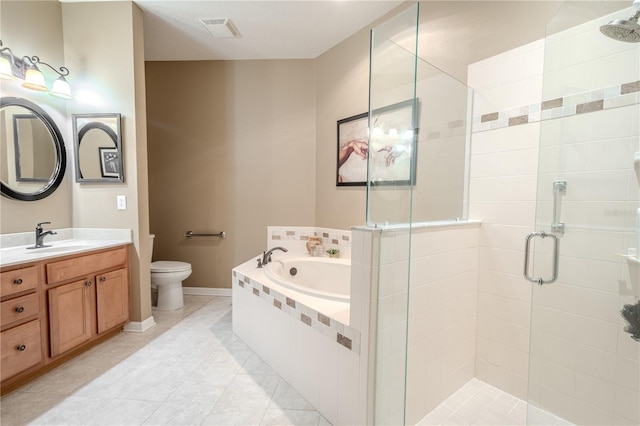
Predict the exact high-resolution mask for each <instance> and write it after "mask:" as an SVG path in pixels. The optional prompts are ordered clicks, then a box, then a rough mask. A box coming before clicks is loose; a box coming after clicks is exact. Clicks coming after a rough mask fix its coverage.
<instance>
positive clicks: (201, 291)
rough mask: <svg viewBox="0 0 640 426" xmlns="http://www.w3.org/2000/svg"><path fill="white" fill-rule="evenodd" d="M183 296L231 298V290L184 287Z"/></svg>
mask: <svg viewBox="0 0 640 426" xmlns="http://www.w3.org/2000/svg"><path fill="white" fill-rule="evenodd" d="M182 293H183V294H189V295H192V296H223V297H231V289H230V288H211V287H182Z"/></svg>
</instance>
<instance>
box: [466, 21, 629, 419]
mask: <svg viewBox="0 0 640 426" xmlns="http://www.w3.org/2000/svg"><path fill="white" fill-rule="evenodd" d="M625 13H626V14H629V13H630V11H626V12H619V13H617V14H615V16H617V17H619V16H626V15H625ZM611 18H612V17H611V16H609V17H604V18H601V19H598V20H596V21H594V22H590V23H587V24H584V25H580V26H577V27H575V28H573V29H571V30H568V31H565V32H561V33H559V34H557V35H554V36H553V37H549V38H548V39H547V44H546V46H545V44H544V43H543V41H540V42H536V43H532V44H529V45H525V46H522V47H520V48H518V49H514V50H512V51H509V52H505V53H504V54H501V55H498V56H496V57H493V58H489V59H487V60H485V61H481V62H479V63H476V64H473V65H472V66H470V68H469V84H470V85H471V86H472V87H474V88H475V89H476V90H477V94H478V97H477V102H476V104H475V108H476V110H475V111H474V116H475V117H476V119H475V122H474V130H475V132H474V134H473V148H472V150H473V151H472V153H473V157H472V164H471V170H472V172H471V173H472V179H471V217H474V218H481V219H482V220H483V225H482V232H481V237H480V258H479V262H480V263H479V267H480V269H479V280H478V291H479V293H478V328H477V360H476V377H478V378H480V379H482V380H485V381H487V382H488V383H490V384H492V385H494V386H497V387H499V388H501V389H503V390H506V391H508V392H510V393H512V394H514V395H515V396H518V397H519V398H526V397H528V398H529V401H530V402H531V403H532V404H531V405H532V406H538V407H541V408H543V409H544V410H547V411H550V412H552V413H553V414H556V415H558V416H561V417H563V418H565V419H567V420H568V421H570V422H573V423H580V424H637V423H638V421H639V420H640V413H639V407H638V404H637V401H638V400H639V394H638V386H639V381H638V371H639V368H638V362H639V360H640V350H638V348H637V343H635V342H633V341H632V340H631V339H630V338H629V336H628V335H625V334H624V333H623V331H622V328H623V326H624V323H623V320H622V319H621V318H620V316H619V310H620V308H621V306H622V304H624V303H633V302H634V301H637V300H638V297H639V296H640V294H638V293H637V288H638V286H639V284H638V278H637V274H636V275H635V278H634V275H633V272H632V270H631V267H628V266H627V264H626V262H625V261H624V259H623V258H621V257H619V256H618V257H616V256H615V253H622V252H624V251H625V250H626V248H627V247H633V246H634V243H633V241H634V240H633V236H634V235H636V233H637V230H634V228H633V227H634V226H635V225H634V218H633V217H632V216H633V215H632V214H631V213H632V212H634V211H635V209H636V208H637V206H638V199H639V197H640V191H639V190H638V186H637V183H636V182H635V176H634V174H633V163H632V159H633V152H634V151H635V150H638V148H639V147H640V143H639V142H638V141H639V139H638V134H639V132H640V131H639V126H640V124H639V123H638V116H639V115H640V114H639V112H638V103H639V101H640V99H639V98H638V91H639V90H640V84H639V83H637V81H638V79H639V78H640V72H639V70H640V67H639V64H638V61H639V59H640V56H639V55H638V50H637V49H638V47H637V46H636V45H631V44H627V43H620V42H616V41H613V40H609V39H607V38H604V37H603V36H602V35H601V34H600V32H599V31H598V27H599V25H601V24H603V23H605V22H607V21H609V20H610V19H611ZM543 60H544V74H543ZM621 83H631V84H625V85H623V86H621ZM625 92H628V93H627V94H625ZM621 93H622V94H621ZM541 101H548V102H543V103H542V104H541V103H540V102H541ZM539 146H541V148H540V150H539ZM538 155H540V158H538ZM558 171H562V173H561V174H558ZM538 174H539V175H540V179H538ZM561 177H564V178H566V179H567V180H568V182H569V187H568V189H567V194H566V196H564V197H563V209H562V220H563V222H565V223H566V224H567V232H566V234H565V235H564V236H563V237H561V242H560V249H561V258H560V275H559V278H558V281H557V282H556V283H554V284H551V285H545V286H538V285H535V284H532V283H530V282H528V281H527V280H525V279H524V278H522V264H523V258H524V253H523V248H524V244H523V238H524V236H526V235H527V234H528V233H529V232H532V231H533V230H534V227H533V225H534V224H536V223H537V225H536V228H535V229H536V230H539V229H548V226H549V224H550V222H551V209H552V207H551V193H552V190H551V183H552V180H555V179H558V178H561ZM536 199H537V200H539V203H538V205H536ZM536 209H538V210H537V211H536ZM626 212H631V213H626ZM536 266H538V265H536ZM539 272H540V271H539ZM546 272H548V271H544V272H542V273H543V274H545V273H546ZM634 293H635V294H634ZM532 294H533V299H532ZM532 301H533V302H535V305H533V307H532V304H531V303H532ZM531 311H533V317H532V318H533V322H531V320H530V313H531ZM530 338H531V342H532V343H531V346H530V343H529V342H530V340H529V339H530ZM530 356H531V358H530ZM530 359H531V365H529V360H530ZM527 379H529V380H530V383H527Z"/></svg>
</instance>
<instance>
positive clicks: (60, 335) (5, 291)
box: [0, 245, 130, 393]
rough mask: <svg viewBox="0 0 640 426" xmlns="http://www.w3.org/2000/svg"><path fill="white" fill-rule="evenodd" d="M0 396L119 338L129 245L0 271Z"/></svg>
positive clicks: (126, 299) (126, 308)
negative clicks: (0, 390) (113, 337)
mask: <svg viewBox="0 0 640 426" xmlns="http://www.w3.org/2000/svg"><path fill="white" fill-rule="evenodd" d="M0 279H1V289H0V290H1V292H0V304H1V306H0V317H1V328H0V331H1V333H0V343H1V346H2V348H1V354H2V360H1V361H2V364H1V368H0V374H1V381H2V393H5V392H7V391H9V390H12V389H15V388H16V387H18V386H20V385H21V384H23V383H25V382H26V381H28V380H30V379H32V378H34V377H37V376H38V375H39V374H42V373H43V372H45V371H48V370H49V369H51V368H52V367H55V366H56V365H59V364H61V363H62V362H65V361H66V360H68V359H70V358H71V357H73V356H75V355H77V354H79V353H81V352H82V351H84V350H86V349H88V348H90V347H92V346H93V345H95V344H97V343H99V342H100V341H102V340H104V339H106V338H109V337H110V336H112V335H114V334H115V333H118V332H119V331H120V330H121V328H122V326H123V325H124V324H125V323H126V322H127V321H128V320H129V312H130V288H129V287H130V286H129V246H128V245H126V246H119V247H116V248H112V249H105V250H101V251H94V252H91V253H89V254H87V253H84V254H78V255H68V256H61V257H58V258H53V259H49V260H42V261H39V262H32V263H30V264H23V265H18V266H13V267H7V268H3V269H2V271H0Z"/></svg>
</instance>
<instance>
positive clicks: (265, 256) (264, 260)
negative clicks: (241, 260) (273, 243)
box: [262, 247, 289, 266]
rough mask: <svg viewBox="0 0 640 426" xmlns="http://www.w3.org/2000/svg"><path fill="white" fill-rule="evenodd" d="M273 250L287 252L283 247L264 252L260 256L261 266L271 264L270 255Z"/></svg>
mask: <svg viewBox="0 0 640 426" xmlns="http://www.w3.org/2000/svg"><path fill="white" fill-rule="evenodd" d="M275 250H280V251H284V252H287V251H289V250H287V249H286V248H284V247H274V248H272V249H270V250H267V251H265V252H264V253H263V254H262V265H263V266H264V265H266V264H267V263H269V262H271V253H273V252H274V251H275Z"/></svg>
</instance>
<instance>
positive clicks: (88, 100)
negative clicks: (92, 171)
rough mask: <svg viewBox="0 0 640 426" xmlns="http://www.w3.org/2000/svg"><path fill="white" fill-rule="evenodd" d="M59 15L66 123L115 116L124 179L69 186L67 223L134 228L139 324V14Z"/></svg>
mask: <svg viewBox="0 0 640 426" xmlns="http://www.w3.org/2000/svg"><path fill="white" fill-rule="evenodd" d="M62 12H63V15H62V17H63V26H64V42H65V60H66V64H67V66H68V67H69V69H71V70H72V73H74V78H73V80H72V81H70V83H71V84H72V87H73V90H74V99H73V100H71V101H70V102H69V103H68V104H67V105H68V114H69V119H70V118H71V114H74V113H92V112H118V113H120V114H122V145H123V161H124V178H125V181H124V183H121V184H90V183H82V184H80V183H74V184H73V226H75V227H92V228H128V229H132V230H133V250H132V251H131V256H130V262H131V289H132V321H135V322H141V321H143V320H145V319H147V318H149V317H150V316H151V295H150V290H149V288H150V287H149V285H150V275H149V266H148V264H149V255H148V242H147V241H148V239H147V232H148V227H149V224H148V217H149V216H148V205H147V196H146V194H147V192H148V189H147V176H146V156H147V150H146V140H145V126H146V116H145V97H144V87H145V85H144V75H143V74H142V70H143V67H144V62H143V61H144V59H143V46H142V12H141V10H140V9H139V8H138V7H137V6H135V5H134V4H133V3H132V2H87V3H63V4H62ZM71 130H72V128H71V120H69V124H68V131H69V134H71ZM74 179H75V176H74ZM116 195H125V196H126V197H127V209H126V210H118V209H117V208H116Z"/></svg>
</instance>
